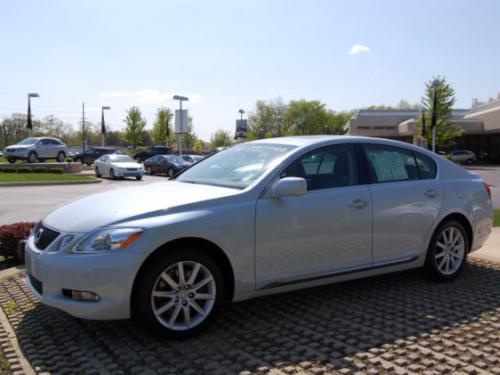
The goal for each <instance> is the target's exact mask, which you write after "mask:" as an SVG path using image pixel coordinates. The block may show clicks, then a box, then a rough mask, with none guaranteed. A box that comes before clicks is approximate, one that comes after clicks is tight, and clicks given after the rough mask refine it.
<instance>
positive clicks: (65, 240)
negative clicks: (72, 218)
mask: <svg viewBox="0 0 500 375" xmlns="http://www.w3.org/2000/svg"><path fill="white" fill-rule="evenodd" d="M74 239H75V236H74V235H73V234H67V235H65V236H62V237H61V238H59V240H57V242H56V244H55V245H54V246H53V247H52V248H51V249H50V250H51V251H59V250H64V249H65V248H67V247H68V245H69V244H70V243H71V242H72V241H73V240H74Z"/></svg>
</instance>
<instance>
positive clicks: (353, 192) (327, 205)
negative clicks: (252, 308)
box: [255, 144, 372, 289]
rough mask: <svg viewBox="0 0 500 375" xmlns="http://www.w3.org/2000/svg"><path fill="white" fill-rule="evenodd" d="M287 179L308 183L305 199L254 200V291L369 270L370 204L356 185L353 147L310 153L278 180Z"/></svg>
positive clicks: (362, 187)
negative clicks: (255, 283)
mask: <svg viewBox="0 0 500 375" xmlns="http://www.w3.org/2000/svg"><path fill="white" fill-rule="evenodd" d="M291 176H294V177H302V178H305V179H306V180H307V184H308V191H307V192H306V194H305V195H303V196H295V197H283V198H261V199H259V200H258V201H257V207H256V245H255V246H256V279H257V288H258V289H261V288H268V287H272V286H278V285H283V284H287V283H293V282H298V281H305V280H308V279H313V278H316V277H323V276H325V277H327V276H328V275H330V274H333V273H335V272H342V271H349V270H351V269H356V268H360V267H369V266H371V264H372V204H371V197H370V191H369V190H368V187H367V185H361V184H360V179H359V175H358V167H357V162H356V154H355V147H354V146H353V145H350V144H340V145H333V146H329V147H326V148H321V149H318V150H315V151H313V152H310V153H308V154H306V155H305V156H303V157H300V158H299V159H297V160H296V161H294V162H293V163H291V164H290V165H289V166H288V167H287V168H286V169H285V171H284V172H283V173H281V175H280V178H283V177H291Z"/></svg>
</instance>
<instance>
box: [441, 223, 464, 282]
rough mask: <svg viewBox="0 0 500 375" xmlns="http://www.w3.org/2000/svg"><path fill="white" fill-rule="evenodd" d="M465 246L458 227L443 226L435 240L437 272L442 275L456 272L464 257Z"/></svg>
mask: <svg viewBox="0 0 500 375" xmlns="http://www.w3.org/2000/svg"><path fill="white" fill-rule="evenodd" d="M465 246H466V245H465V238H464V236H463V234H462V232H461V231H460V230H459V229H458V228H456V227H454V226H449V227H446V228H444V229H443V231H442V232H441V233H440V235H439V237H438V240H437V242H436V251H435V261H436V266H437V268H438V270H439V272H441V273H442V274H443V275H452V274H454V273H455V272H457V270H458V269H459V268H460V266H461V265H462V262H463V260H464V257H465Z"/></svg>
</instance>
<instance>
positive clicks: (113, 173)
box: [109, 169, 116, 180]
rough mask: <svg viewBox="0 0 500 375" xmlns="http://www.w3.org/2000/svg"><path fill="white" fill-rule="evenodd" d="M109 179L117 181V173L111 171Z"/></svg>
mask: <svg viewBox="0 0 500 375" xmlns="http://www.w3.org/2000/svg"><path fill="white" fill-rule="evenodd" d="M109 178H111V179H112V180H115V179H116V176H115V171H114V170H113V169H110V170H109Z"/></svg>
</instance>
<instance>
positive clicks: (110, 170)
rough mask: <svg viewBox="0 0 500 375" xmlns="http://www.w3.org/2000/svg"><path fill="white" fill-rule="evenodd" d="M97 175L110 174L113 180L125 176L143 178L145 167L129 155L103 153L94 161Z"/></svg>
mask: <svg viewBox="0 0 500 375" xmlns="http://www.w3.org/2000/svg"><path fill="white" fill-rule="evenodd" d="M94 165H95V175H96V176H97V177H103V176H108V177H109V178H111V179H112V180H114V179H117V178H123V177H135V178H136V179H137V180H140V179H142V176H143V175H144V168H143V167H142V165H141V164H139V163H137V162H136V161H135V160H134V159H132V158H131V157H130V156H128V155H118V154H108V155H103V156H101V157H100V158H99V159H97V160H96V161H95V162H94Z"/></svg>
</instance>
